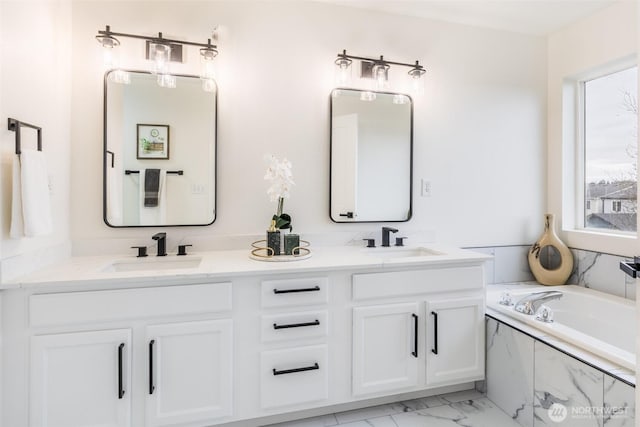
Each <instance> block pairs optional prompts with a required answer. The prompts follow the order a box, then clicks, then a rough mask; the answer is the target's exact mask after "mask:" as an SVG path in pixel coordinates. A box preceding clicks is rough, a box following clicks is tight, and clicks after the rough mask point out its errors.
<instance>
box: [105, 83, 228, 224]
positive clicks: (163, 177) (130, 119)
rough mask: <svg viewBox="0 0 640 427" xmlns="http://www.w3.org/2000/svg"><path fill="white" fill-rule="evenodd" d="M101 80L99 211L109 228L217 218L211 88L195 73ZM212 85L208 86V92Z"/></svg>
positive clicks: (213, 93)
mask: <svg viewBox="0 0 640 427" xmlns="http://www.w3.org/2000/svg"><path fill="white" fill-rule="evenodd" d="M118 72H119V73H122V71H120V70H117V71H116V70H112V71H110V72H107V73H106V74H105V78H104V173H103V217H104V221H105V223H106V224H107V225H108V226H110V227H163V226H164V227H168V226H195V225H210V224H212V223H213V222H214V221H215V217H216V170H217V168H216V158H217V155H216V150H217V148H216V142H217V141H216V135H217V88H215V87H213V88H212V87H211V86H208V87H207V88H206V89H207V90H204V86H203V85H202V81H201V79H200V78H199V77H197V76H189V75H175V79H176V84H175V87H174V88H167V87H161V86H159V85H158V84H157V76H156V75H154V74H151V73H148V72H144V71H126V73H128V77H129V79H128V80H129V81H130V82H129V83H128V84H123V83H121V81H122V78H121V75H120V76H118V77H119V78H118V79H117V78H113V77H114V75H115V74H114V73H118ZM212 89H213V90H212Z"/></svg>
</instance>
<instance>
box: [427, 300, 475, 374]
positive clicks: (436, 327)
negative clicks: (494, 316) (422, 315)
mask: <svg viewBox="0 0 640 427" xmlns="http://www.w3.org/2000/svg"><path fill="white" fill-rule="evenodd" d="M426 317H427V336H428V338H427V385H441V384H445V383H455V382H465V381H475V380H479V379H482V378H483V377H484V300H483V299H482V298H481V297H477V298H459V299H447V300H435V301H428V302H427V313H426Z"/></svg>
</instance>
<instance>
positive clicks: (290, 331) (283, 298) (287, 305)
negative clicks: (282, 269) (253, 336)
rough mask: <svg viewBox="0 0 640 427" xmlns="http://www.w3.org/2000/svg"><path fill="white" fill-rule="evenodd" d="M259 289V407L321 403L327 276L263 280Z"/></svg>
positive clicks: (325, 383) (325, 391) (325, 388)
mask: <svg viewBox="0 0 640 427" xmlns="http://www.w3.org/2000/svg"><path fill="white" fill-rule="evenodd" d="M260 289H261V292H260V296H261V297H260V306H261V309H262V316H261V320H260V331H261V341H262V343H263V344H262V346H261V351H260V384H259V386H260V408H261V409H262V410H265V411H267V412H271V411H277V410H283V409H284V410H286V409H287V408H295V407H300V406H303V405H315V406H317V405H321V404H322V402H325V401H327V400H328V399H329V369H330V367H329V365H328V361H329V355H328V352H329V350H328V343H327V340H328V336H329V317H330V316H329V309H328V307H327V304H328V302H329V279H328V277H324V276H318V277H287V278H282V279H275V280H263V281H261V283H260ZM292 310H293V311H292Z"/></svg>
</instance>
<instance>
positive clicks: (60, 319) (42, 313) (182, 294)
mask: <svg viewBox="0 0 640 427" xmlns="http://www.w3.org/2000/svg"><path fill="white" fill-rule="evenodd" d="M229 310H231V283H230V282H224V283H213V284H206V285H186V286H161V287H155V288H138V289H120V290H109V291H88V292H66V293H56V294H37V295H31V297H30V298H29V320H30V323H31V325H32V326H50V325H66V324H73V323H100V322H105V321H111V320H124V319H136V318H146V317H155V316H178V315H186V314H203V313H215V312H221V311H229Z"/></svg>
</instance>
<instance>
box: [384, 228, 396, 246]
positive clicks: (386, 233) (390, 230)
mask: <svg viewBox="0 0 640 427" xmlns="http://www.w3.org/2000/svg"><path fill="white" fill-rule="evenodd" d="M397 232H398V229H397V228H391V227H382V246H384V247H385V248H388V247H389V233H397Z"/></svg>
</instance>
